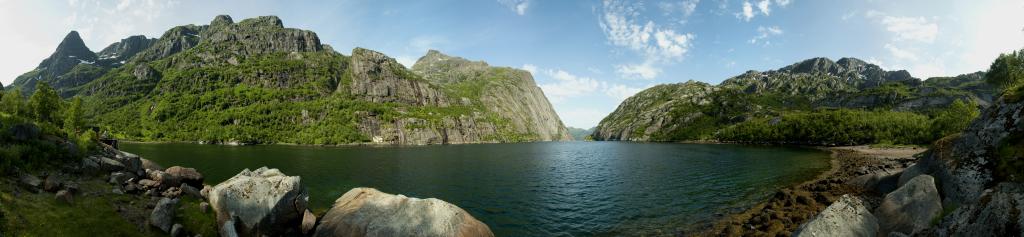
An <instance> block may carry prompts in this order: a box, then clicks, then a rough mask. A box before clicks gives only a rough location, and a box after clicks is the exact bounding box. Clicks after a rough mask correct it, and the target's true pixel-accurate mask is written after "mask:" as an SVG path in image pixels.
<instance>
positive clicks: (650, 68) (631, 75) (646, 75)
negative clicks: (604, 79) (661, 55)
mask: <svg viewBox="0 0 1024 237" xmlns="http://www.w3.org/2000/svg"><path fill="white" fill-rule="evenodd" d="M615 72H618V73H619V75H622V76H623V77H625V78H626V79H646V80H651V79H654V78H655V77H658V74H661V69H660V68H657V67H655V66H654V65H652V63H651V62H644V63H641V64H624V65H616V66H615Z"/></svg>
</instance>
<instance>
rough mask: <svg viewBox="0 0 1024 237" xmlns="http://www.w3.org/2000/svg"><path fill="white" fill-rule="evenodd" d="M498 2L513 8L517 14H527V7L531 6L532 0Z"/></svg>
mask: <svg viewBox="0 0 1024 237" xmlns="http://www.w3.org/2000/svg"><path fill="white" fill-rule="evenodd" d="M498 3H501V4H502V5H505V6H506V7H508V8H509V9H512V11H513V12H515V13H516V14H517V15H520V16H522V15H526V9H529V8H530V0H498Z"/></svg>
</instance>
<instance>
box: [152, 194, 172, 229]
mask: <svg viewBox="0 0 1024 237" xmlns="http://www.w3.org/2000/svg"><path fill="white" fill-rule="evenodd" d="M177 206H178V199H170V198H161V199H160V201H159V202H157V203H156V207H154V208H153V212H152V213H150V215H149V223H150V224H151V225H153V226H154V227H156V228H158V229H160V230H162V231H164V233H170V232H171V227H172V226H173V225H174V212H175V211H177V209H178V207H177Z"/></svg>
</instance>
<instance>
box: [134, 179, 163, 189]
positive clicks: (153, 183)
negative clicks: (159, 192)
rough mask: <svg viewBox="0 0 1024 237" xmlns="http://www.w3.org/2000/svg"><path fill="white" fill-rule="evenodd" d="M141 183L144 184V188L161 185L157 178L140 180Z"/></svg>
mask: <svg viewBox="0 0 1024 237" xmlns="http://www.w3.org/2000/svg"><path fill="white" fill-rule="evenodd" d="M139 185H142V187H144V188H147V189H150V188H156V187H159V186H160V182H157V181H156V180H152V179H143V180H139Z"/></svg>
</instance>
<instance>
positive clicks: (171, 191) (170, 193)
mask: <svg viewBox="0 0 1024 237" xmlns="http://www.w3.org/2000/svg"><path fill="white" fill-rule="evenodd" d="M160 195H161V196H164V197H168V198H177V197H179V196H181V189H178V187H170V188H167V189H166V190H164V192H163V193H160Z"/></svg>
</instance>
